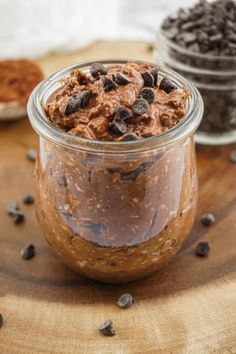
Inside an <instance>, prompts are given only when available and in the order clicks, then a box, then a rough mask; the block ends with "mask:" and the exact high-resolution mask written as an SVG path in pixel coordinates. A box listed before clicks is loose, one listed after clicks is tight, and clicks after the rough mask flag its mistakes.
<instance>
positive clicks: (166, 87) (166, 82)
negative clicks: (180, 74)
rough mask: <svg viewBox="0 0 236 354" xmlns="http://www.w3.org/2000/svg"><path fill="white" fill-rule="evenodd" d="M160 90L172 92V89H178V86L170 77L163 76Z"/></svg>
mask: <svg viewBox="0 0 236 354" xmlns="http://www.w3.org/2000/svg"><path fill="white" fill-rule="evenodd" d="M159 89H160V90H163V91H165V92H166V93H170V92H171V91H174V90H177V86H176V85H175V84H174V83H173V82H172V81H171V80H170V79H168V77H163V79H162V80H161V82H160V86H159Z"/></svg>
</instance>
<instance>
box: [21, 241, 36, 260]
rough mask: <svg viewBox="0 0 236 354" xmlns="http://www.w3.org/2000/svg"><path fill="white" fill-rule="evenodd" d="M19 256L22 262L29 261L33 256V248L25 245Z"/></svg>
mask: <svg viewBox="0 0 236 354" xmlns="http://www.w3.org/2000/svg"><path fill="white" fill-rule="evenodd" d="M20 254H21V258H22V259H24V260H28V259H31V258H33V257H34V256H35V247H34V245H32V244H30V245H26V246H24V247H23V248H22V250H21V251H20Z"/></svg>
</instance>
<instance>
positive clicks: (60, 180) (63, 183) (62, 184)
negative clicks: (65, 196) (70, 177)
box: [57, 175, 68, 188]
mask: <svg viewBox="0 0 236 354" xmlns="http://www.w3.org/2000/svg"><path fill="white" fill-rule="evenodd" d="M57 183H58V185H59V186H60V187H62V188H66V187H68V181H67V178H66V177H65V176H63V175H61V176H60V177H59V178H58V181H57Z"/></svg>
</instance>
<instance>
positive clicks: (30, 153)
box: [26, 148, 37, 161]
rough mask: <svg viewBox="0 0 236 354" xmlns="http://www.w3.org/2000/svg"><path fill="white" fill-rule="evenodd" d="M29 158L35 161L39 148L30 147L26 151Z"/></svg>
mask: <svg viewBox="0 0 236 354" xmlns="http://www.w3.org/2000/svg"><path fill="white" fill-rule="evenodd" d="M26 156H27V159H28V160H30V161H35V160H36V157H37V150H36V149H34V148H30V149H28V150H27V151H26Z"/></svg>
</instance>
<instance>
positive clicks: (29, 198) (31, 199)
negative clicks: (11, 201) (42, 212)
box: [23, 193, 34, 204]
mask: <svg viewBox="0 0 236 354" xmlns="http://www.w3.org/2000/svg"><path fill="white" fill-rule="evenodd" d="M23 203H24V204H34V196H33V195H32V194H29V193H27V194H25V196H24V199H23Z"/></svg>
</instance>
